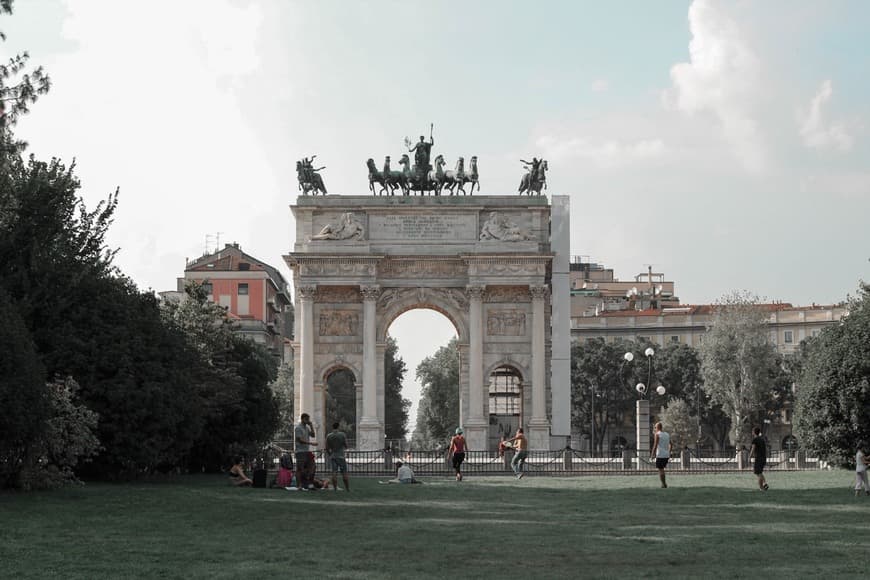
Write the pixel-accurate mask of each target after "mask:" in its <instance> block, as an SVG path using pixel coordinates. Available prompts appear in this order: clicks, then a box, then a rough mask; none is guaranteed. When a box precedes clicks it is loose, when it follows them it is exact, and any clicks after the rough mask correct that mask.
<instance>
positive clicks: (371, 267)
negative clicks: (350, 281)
mask: <svg viewBox="0 0 870 580" xmlns="http://www.w3.org/2000/svg"><path fill="white" fill-rule="evenodd" d="M299 273H300V275H302V276H374V274H375V263H374V262H373V261H368V260H366V261H362V260H354V259H352V258H351V259H331V260H330V259H328V260H305V261H300V263H299Z"/></svg>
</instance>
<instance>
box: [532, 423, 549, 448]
mask: <svg viewBox="0 0 870 580" xmlns="http://www.w3.org/2000/svg"><path fill="white" fill-rule="evenodd" d="M526 436H527V437H528V438H529V449H533V450H535V451H541V450H544V451H549V450H550V422H549V421H547V420H546V419H532V420H531V421H529V429H528V433H526Z"/></svg>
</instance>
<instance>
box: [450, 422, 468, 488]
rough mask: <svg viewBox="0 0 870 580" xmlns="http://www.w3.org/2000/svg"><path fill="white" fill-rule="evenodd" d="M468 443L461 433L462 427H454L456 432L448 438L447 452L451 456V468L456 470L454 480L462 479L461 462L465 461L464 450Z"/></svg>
mask: <svg viewBox="0 0 870 580" xmlns="http://www.w3.org/2000/svg"><path fill="white" fill-rule="evenodd" d="M467 449H468V445H467V444H466V443H465V436H464V435H463V434H462V427H457V428H456V434H455V435H454V436H453V437H452V438H451V439H450V448H449V449H448V453H450V454H451V455H452V456H453V470H454V471H455V472H456V481H462V462H463V461H465V452H466V451H467Z"/></svg>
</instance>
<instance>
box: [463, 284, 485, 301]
mask: <svg viewBox="0 0 870 580" xmlns="http://www.w3.org/2000/svg"><path fill="white" fill-rule="evenodd" d="M484 291H486V286H466V287H465V295H466V296H468V299H469V300H483V293H484Z"/></svg>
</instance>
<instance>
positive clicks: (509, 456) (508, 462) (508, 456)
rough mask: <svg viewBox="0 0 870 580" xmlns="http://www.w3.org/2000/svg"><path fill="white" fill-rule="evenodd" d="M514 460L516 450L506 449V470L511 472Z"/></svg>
mask: <svg viewBox="0 0 870 580" xmlns="http://www.w3.org/2000/svg"><path fill="white" fill-rule="evenodd" d="M513 458H514V450H513V449H505V450H504V470H505V471H511V461H512V460H513Z"/></svg>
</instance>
